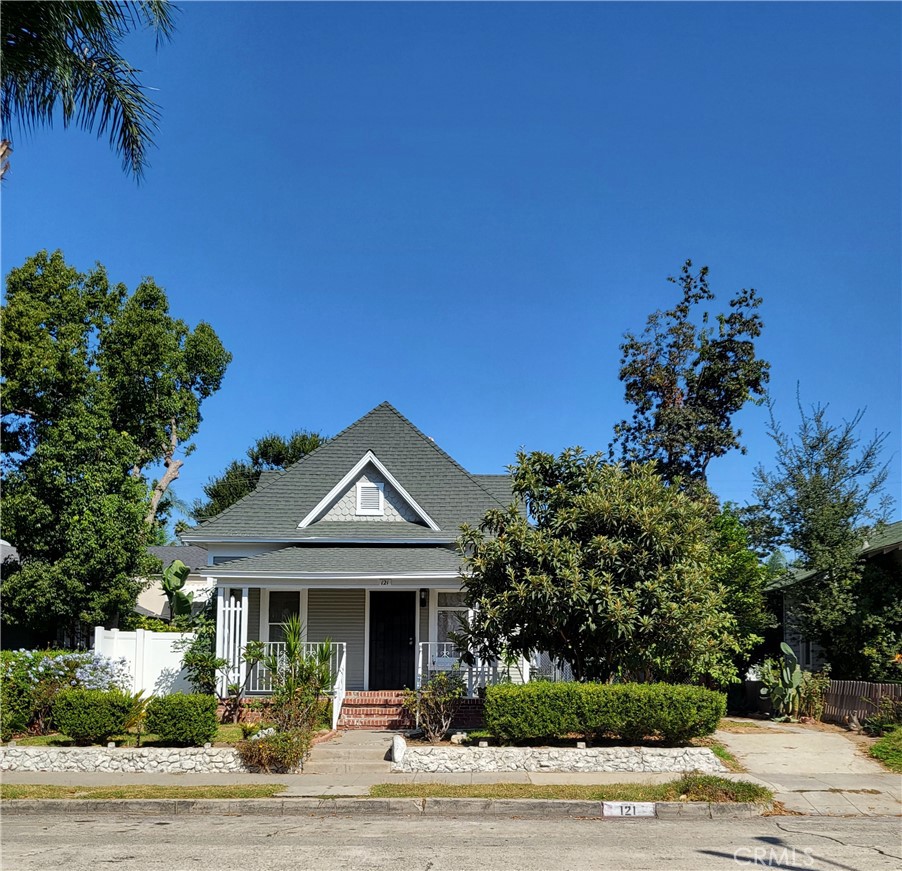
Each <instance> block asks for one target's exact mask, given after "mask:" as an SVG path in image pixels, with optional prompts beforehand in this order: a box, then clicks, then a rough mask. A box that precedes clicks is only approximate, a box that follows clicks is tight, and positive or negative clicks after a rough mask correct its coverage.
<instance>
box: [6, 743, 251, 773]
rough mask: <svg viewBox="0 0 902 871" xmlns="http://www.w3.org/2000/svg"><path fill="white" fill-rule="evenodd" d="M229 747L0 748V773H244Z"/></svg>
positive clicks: (239, 760)
mask: <svg viewBox="0 0 902 871" xmlns="http://www.w3.org/2000/svg"><path fill="white" fill-rule="evenodd" d="M248 770H249V769H247V768H245V766H244V763H243V762H242V761H241V757H240V756H239V755H238V751H237V750H235V749H234V748H232V747H0V771H121V772H127V773H137V772H159V773H162V774H184V773H187V772H192V771H193V772H197V773H203V774H218V773H225V772H230V771H244V772H246V771H248Z"/></svg>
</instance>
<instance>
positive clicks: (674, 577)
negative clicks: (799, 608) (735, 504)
mask: <svg viewBox="0 0 902 871" xmlns="http://www.w3.org/2000/svg"><path fill="white" fill-rule="evenodd" d="M512 481H513V490H514V493H515V494H516V495H517V496H518V497H520V498H521V499H523V500H525V502H526V505H527V508H528V512H529V515H530V518H531V520H530V519H528V518H526V517H524V516H523V515H522V514H521V513H520V512H519V511H518V510H517V509H516V506H512V507H511V508H510V509H509V510H507V511H504V510H496V511H490V512H488V513H487V514H486V516H485V518H484V520H483V522H482V524H481V526H480V527H479V528H472V527H465V528H464V530H463V533H462V536H461V539H460V547H461V551H462V553H463V554H464V558H465V563H466V570H465V581H464V584H465V590H466V593H467V597H468V601H469V604H470V606H471V607H472V608H473V609H474V610H473V618H472V620H471V622H470V623H469V625H468V626H466V627H464V628H463V629H462V631H461V641H462V643H463V644H465V645H466V647H467V649H468V650H470V651H471V652H473V653H478V654H480V655H483V656H500V655H502V654H504V653H514V654H524V655H527V654H529V653H531V652H533V651H536V650H539V651H546V652H548V653H549V654H551V656H552V657H554V658H555V659H558V660H564V661H566V662H568V663H570V665H571V667H572V669H573V672H574V675H575V676H576V677H577V679H580V680H602V681H606V680H611V679H614V678H625V679H636V680H667V681H676V682H682V681H701V680H711V681H714V682H716V683H728V682H730V681H734V680H736V678H737V674H736V668H735V665H734V662H733V658H734V656H736V655H737V654H738V653H740V652H741V651H742V650H744V649H747V648H748V647H749V646H751V644H753V643H754V642H755V640H756V639H755V637H754V636H753V634H752V633H750V634H748V635H747V636H745V637H743V636H742V634H741V630H740V627H739V625H738V622H737V620H736V618H735V616H734V615H733V614H731V613H730V610H729V602H728V594H727V591H726V589H725V588H724V587H723V586H722V585H721V584H720V583H718V581H717V577H716V571H715V558H714V556H715V555H714V552H713V542H714V536H713V534H712V526H711V524H712V520H713V518H714V517H716V516H717V508H716V505H715V504H714V501H713V500H712V499H706V498H691V497H690V496H689V495H687V494H686V493H684V492H683V491H682V490H681V489H680V488H678V487H670V486H668V485H667V483H666V482H665V481H664V479H663V478H662V477H661V476H660V475H659V474H658V473H657V471H656V469H655V466H654V464H653V463H652V464H645V465H640V464H632V465H629V466H622V465H607V464H605V463H604V462H602V460H601V458H600V456H598V455H590V456H587V455H586V454H584V453H583V452H582V451H581V450H579V449H572V450H567V451H564V453H562V454H561V455H560V456H554V455H552V454H546V453H539V452H537V453H529V454H527V453H524V452H520V453H519V454H518V456H517V464H516V466H515V467H514V468H513V469H512Z"/></svg>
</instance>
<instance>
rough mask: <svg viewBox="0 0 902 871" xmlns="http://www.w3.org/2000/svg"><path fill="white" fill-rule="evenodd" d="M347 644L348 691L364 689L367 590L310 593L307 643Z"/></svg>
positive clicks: (308, 596)
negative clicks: (327, 640) (330, 641)
mask: <svg viewBox="0 0 902 871" xmlns="http://www.w3.org/2000/svg"><path fill="white" fill-rule="evenodd" d="M327 638H330V639H332V641H344V642H345V643H346V644H347V645H348V647H347V660H346V664H345V669H346V673H347V688H348V689H349V690H362V689H363V650H364V641H365V638H366V591H365V590H310V591H309V592H308V594H307V640H308V641H325V640H326V639H327Z"/></svg>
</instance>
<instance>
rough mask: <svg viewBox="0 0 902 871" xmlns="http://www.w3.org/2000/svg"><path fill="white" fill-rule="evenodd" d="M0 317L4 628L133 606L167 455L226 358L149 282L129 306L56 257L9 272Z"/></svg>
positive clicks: (186, 433) (120, 291)
mask: <svg viewBox="0 0 902 871" xmlns="http://www.w3.org/2000/svg"><path fill="white" fill-rule="evenodd" d="M0 317H2V330H3V351H4V353H3V360H2V380H3V390H4V404H3V409H2V412H3V413H2V419H0V422H2V436H3V446H4V454H3V485H4V486H3V499H2V509H3V513H2V525H3V535H4V537H5V538H7V539H8V540H10V541H11V542H13V543H14V544H15V546H16V548H17V550H18V551H19V553H20V556H21V563H20V565H19V567H18V570H17V572H15V573H11V574H10V575H9V577H8V578H4V583H3V595H4V620H5V621H6V622H7V623H11V622H18V623H19V624H20V625H26V624H32V625H37V624H36V623H35V621H37V620H38V618H39V617H40V616H41V615H42V614H43V615H44V616H45V617H46V618H47V619H49V620H53V621H56V622H57V623H59V622H61V621H65V620H68V621H69V622H77V621H79V620H90V621H98V620H99V619H100V617H101V616H104V618H105V619H104V621H103V622H109V621H111V620H113V619H115V615H116V613H117V612H120V611H122V610H123V609H127V608H129V607H131V604H134V597H135V595H136V593H137V591H136V588H135V586H134V582H133V581H132V580H130V579H132V578H135V577H138V576H140V575H141V574H146V567H145V566H144V565H143V563H142V554H143V552H144V547H145V545H146V544H147V543H148V540H149V538H150V537H151V534H152V529H151V525H152V522H153V521H154V509H155V508H156V507H157V506H158V504H159V500H160V498H161V497H162V495H163V494H164V493H165V491H166V488H167V487H168V484H169V482H170V481H171V480H172V479H173V478H174V477H175V476H176V475H177V472H178V467H179V466H180V465H181V462H182V461H181V460H180V459H176V458H175V457H174V453H175V449H176V448H180V449H182V450H183V451H189V450H190V444H186V443H185V440H186V439H188V438H190V437H191V436H192V435H193V434H194V433H195V432H196V431H197V428H198V426H199V423H200V419H201V418H200V405H201V403H202V402H203V401H204V399H206V398H207V397H208V396H209V395H210V394H211V393H212V392H213V391H214V390H216V389H217V388H218V387H219V384H220V382H221V380H222V377H223V373H224V371H225V368H226V366H227V364H228V362H229V360H230V359H231V357H230V355H229V354H228V352H227V351H226V350H225V349H224V348H223V347H222V344H221V343H220V342H219V339H218V338H217V337H216V334H215V333H214V332H213V330H212V328H210V327H209V326H208V325H206V324H201V325H198V327H197V328H195V330H193V331H191V330H189V329H188V328H187V326H186V325H185V324H184V323H183V322H182V321H180V320H177V319H174V318H172V317H171V316H170V315H169V312H168V303H167V301H166V296H165V294H164V293H163V291H162V290H160V289H159V288H158V287H157V286H156V285H155V284H154V283H153V281H152V280H150V279H146V280H145V281H144V282H142V284H141V286H140V287H139V288H138V290H136V291H135V293H134V294H132V295H129V294H128V291H127V289H126V288H125V287H124V285H121V284H120V285H113V284H111V283H110V281H109V279H108V277H107V274H106V272H105V270H104V269H103V267H101V266H98V267H96V268H95V269H93V270H91V271H90V272H89V273H87V274H82V273H80V272H78V270H76V269H75V268H73V267H72V266H69V265H67V264H66V262H65V260H64V258H63V255H62V254H61V253H60V252H55V253H54V254H47V253H46V252H40V253H38V254H37V255H35V256H34V257H31V258H29V259H28V260H27V261H26V262H25V264H23V265H22V266H21V267H18V268H16V269H13V270H12V271H11V272H10V274H9V276H8V279H7V285H6V304H5V305H4V306H3V309H2V312H0ZM155 463H156V464H162V465H163V469H164V473H163V474H162V475H161V477H160V478H159V480H158V481H155V480H153V479H152V478H148V475H149V473H150V472H151V471H153V467H154V464H155ZM136 518H137V519H136ZM14 571H15V570H14ZM79 591H81V592H79ZM129 601H130V602H131V604H129ZM42 625H43V624H42Z"/></svg>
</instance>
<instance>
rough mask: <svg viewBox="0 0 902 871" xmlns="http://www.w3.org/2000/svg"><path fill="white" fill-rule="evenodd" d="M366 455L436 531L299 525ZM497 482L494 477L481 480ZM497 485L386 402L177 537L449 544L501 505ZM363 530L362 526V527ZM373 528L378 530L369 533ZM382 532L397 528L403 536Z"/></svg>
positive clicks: (383, 526)
mask: <svg viewBox="0 0 902 871" xmlns="http://www.w3.org/2000/svg"><path fill="white" fill-rule="evenodd" d="M367 451H372V452H373V453H374V454H375V455H376V457H378V458H379V460H380V461H381V462H382V463H383V464H384V465H385V466H386V468H387V469H388V470H389V471H390V472H391V473H392V475H394V477H395V478H396V479H397V480H398V481H399V482H400V484H401V486H403V487H404V488H405V489H406V490H407V492H408V493H409V494H410V495H411V497H412V498H413V499H415V500H416V502H417V503H418V504H419V505H420V506H421V507H422V508H423V510H424V511H426V513H427V514H428V515H429V516H430V517H431V518H432V519H433V520H434V521H435V523H436V524H437V525H438V526H439V527H440V530H441V531H440V532H438V533H437V532H435V531H434V530H430V529H428V528H426V527H424V526H418V525H417V524H408V523H362V522H361V523H356V522H349V523H343V522H340V521H339V522H320V523H314V524H311V525H310V526H308V527H306V528H305V529H298V528H297V526H298V523H300V521H301V520H303V519H304V517H306V515H307V514H308V513H309V512H310V511H311V510H312V509H313V508H315V507H316V505H317V504H318V503H319V502H320V500H322V499H323V497H324V496H326V494H328V493H329V491H330V490H331V489H332V488H333V487H334V486H335V485H336V484H337V483H338V482H339V481H340V480H341V479H342V478H343V477H344V476H345V475H346V474H347V473H348V472H349V471H350V470H351V469H352V468H353V467H354V465H355V464H356V463H357V462H358V461H359V460H360V459H361V458H362V457H363V456H364V455H365V454H366V452H367ZM486 477H487V478H488V477H490V478H492V479H496V478H498V477H501V476H486ZM500 495H501V493H500V486H499V484H498V482H497V480H492V481H486V482H484V483H480V478H479V477H474V476H473V475H470V474H469V473H468V472H467V471H466V470H465V469H463V468H462V467H461V466H460V465H459V464H458V463H456V462H455V461H454V460H453V459H451V457H449V456H448V455H447V454H446V453H445V452H444V451H443V450H442V449H441V448H439V447H438V446H437V445H436V444H435V442H433V441H432V440H431V439H429V438H427V437H426V436H425V435H423V433H422V432H420V431H419V430H418V429H417V428H416V427H415V426H414V425H413V424H412V423H411V422H410V421H409V420H407V419H406V418H405V417H403V416H402V415H401V414H400V413H399V412H398V411H397V410H396V409H395V408H393V407H392V406H391V405H389V404H388V403H387V402H384V403H382V404H381V405H379V406H377V407H376V408H374V409H373V410H372V411H371V412H369V414H366V415H364V416H363V417H362V418H360V420H358V421H357V422H356V423H354V424H352V425H351V426H349V427H348V428H347V429H346V430H344V431H343V432H341V433H339V434H338V435H337V436H335V438H333V439H330V440H329V441H328V442H326V443H325V444H323V445H321V446H320V447H318V448H317V449H316V450H315V451H312V452H311V453H309V454H307V456H305V457H303V458H302V459H300V460H298V462H297V463H295V464H294V465H292V466H290V467H289V468H288V469H286V470H285V472H284V473H283V474H282V475H281V476H280V477H279V478H277V479H276V480H273V481H271V482H269V483H267V485H266V486H265V487H259V488H258V489H257V490H255V491H254V492H253V493H249V494H248V495H247V496H245V497H244V498H243V499H241V500H239V501H238V502H236V503H235V504H234V505H232V506H231V507H229V508H227V509H226V510H225V511H223V512H222V513H221V514H219V515H217V516H216V517H213V518H211V519H210V520H208V521H206V522H204V523H201V524H200V525H198V526H197V527H196V528H195V529H192V530H190V531H188V532H186V533H184V534H183V535H182V538H183V540H184V541H193V542H204V541H217V540H228V539H250V540H259V541H266V540H269V541H305V540H311V539H317V538H319V539H322V538H324V537H326V536H327V535H328V536H334V537H335V538H340V539H342V540H348V541H354V540H360V539H361V538H372V537H373V536H374V535H377V536H378V537H379V538H394V539H396V538H398V537H404V538H409V539H412V540H431V541H437V540H438V541H453V540H454V539H455V538H456V537H457V535H458V532H459V527H460V525H461V524H462V523H465V522H469V523H476V522H478V521H479V520H480V519H481V518H482V516H483V514H484V513H485V512H486V511H487V510H488V509H489V508H497V507H499V506H506V505H507V504H508V502H509V498H508V499H501V498H500ZM363 527H366V528H363ZM373 527H378V529H374V528H373ZM388 527H401V528H402V529H403V530H404V532H403V533H402V532H401V531H400V530H396V529H394V528H392V529H389V528H388Z"/></svg>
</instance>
